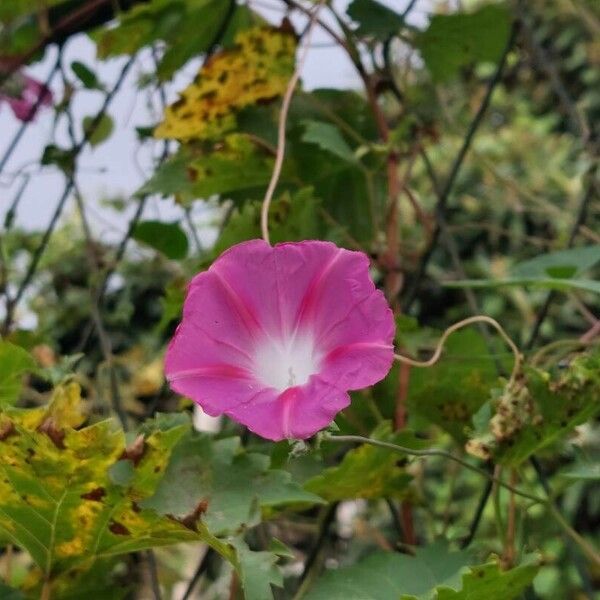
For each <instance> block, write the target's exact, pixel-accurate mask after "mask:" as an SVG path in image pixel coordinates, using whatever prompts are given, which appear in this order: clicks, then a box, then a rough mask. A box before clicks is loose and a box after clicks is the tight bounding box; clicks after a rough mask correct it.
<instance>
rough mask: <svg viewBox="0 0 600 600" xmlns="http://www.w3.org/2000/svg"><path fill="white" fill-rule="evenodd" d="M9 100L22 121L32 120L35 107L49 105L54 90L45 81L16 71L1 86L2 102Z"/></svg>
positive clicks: (0, 98) (0, 96)
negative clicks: (42, 81) (41, 81)
mask: <svg viewBox="0 0 600 600" xmlns="http://www.w3.org/2000/svg"><path fill="white" fill-rule="evenodd" d="M3 100H4V101H5V102H8V104H9V106H10V107H11V109H12V111H13V113H14V114H15V117H17V119H19V120H21V121H31V119H33V117H34V116H35V110H34V109H35V107H36V105H38V106H49V105H50V104H51V103H52V92H51V91H50V90H49V89H48V87H46V86H45V85H44V84H43V83H40V82H39V81H36V80H35V79H32V78H31V77H29V76H28V75H24V74H23V73H15V74H14V75H13V76H11V77H10V78H9V79H8V80H7V81H6V82H4V84H3V85H2V88H0V102H1V101H3Z"/></svg>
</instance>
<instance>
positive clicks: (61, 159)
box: [40, 144, 75, 174]
mask: <svg viewBox="0 0 600 600" xmlns="http://www.w3.org/2000/svg"><path fill="white" fill-rule="evenodd" d="M40 164H42V165H56V166H57V167H58V168H59V169H60V170H61V171H63V172H64V173H67V174H69V173H72V172H73V169H74V167H75V157H74V156H73V151H72V150H70V149H69V150H65V149H64V148H59V147H58V146H56V145H54V144H48V145H47V146H45V147H44V151H43V153H42V158H41V159H40Z"/></svg>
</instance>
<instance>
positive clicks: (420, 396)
mask: <svg viewBox="0 0 600 600" xmlns="http://www.w3.org/2000/svg"><path fill="white" fill-rule="evenodd" d="M497 384H498V374H497V369H496V363H495V361H494V357H493V356H491V355H490V354H489V351H488V349H487V345H486V342H485V340H484V339H483V337H482V336H481V334H479V333H478V332H477V331H476V330H473V329H468V330H464V331H459V332H457V333H454V334H452V335H451V336H450V337H449V338H448V341H447V342H446V346H445V348H444V352H443V354H442V358H441V359H440V360H439V362H438V363H436V364H435V365H433V366H432V367H430V368H428V369H413V370H412V371H411V377H410V387H409V392H408V405H409V410H411V411H413V412H414V413H415V414H418V415H419V416H421V417H422V418H424V419H426V420H427V421H429V422H431V423H434V424H436V425H437V426H438V427H440V428H442V429H443V430H445V431H447V432H448V433H449V434H450V435H451V436H452V437H453V438H455V439H456V440H457V441H458V442H459V443H461V444H462V443H463V442H464V441H465V440H466V434H465V428H466V427H468V426H469V425H470V424H471V419H472V416H473V415H474V414H475V413H476V412H477V411H478V410H479V409H480V408H481V406H482V405H483V404H484V403H485V402H486V400H487V399H488V398H489V396H490V393H491V390H492V389H493V388H494V387H495V386H496V385H497Z"/></svg>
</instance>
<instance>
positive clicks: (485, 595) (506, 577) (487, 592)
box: [403, 556, 539, 600]
mask: <svg viewBox="0 0 600 600" xmlns="http://www.w3.org/2000/svg"><path fill="white" fill-rule="evenodd" d="M538 570H539V560H538V558H537V557H535V556H529V557H526V558H525V560H524V562H523V564H521V565H519V566H518V567H515V568H514V569H510V570H509V571H502V570H500V567H499V565H498V563H496V562H492V563H488V564H485V565H481V566H477V567H469V570H468V572H467V573H465V574H464V575H463V576H462V582H461V583H462V586H461V587H460V588H459V589H451V588H449V587H446V586H445V585H443V586H440V587H438V588H437V595H436V600H491V599H493V598H502V600H513V599H514V598H520V597H521V594H523V592H525V590H526V589H527V588H528V587H529V586H530V585H531V583H532V582H533V580H534V578H535V576H536V574H537V572H538ZM403 600H404V599H403ZM406 600H408V598H407V599H406Z"/></svg>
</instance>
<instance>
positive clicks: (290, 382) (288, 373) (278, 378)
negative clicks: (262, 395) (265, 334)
mask: <svg viewBox="0 0 600 600" xmlns="http://www.w3.org/2000/svg"><path fill="white" fill-rule="evenodd" d="M320 363H321V356H320V353H319V352H318V351H317V350H316V349H315V347H314V343H313V340H312V336H308V335H304V336H298V337H293V338H291V339H289V340H281V341H274V340H272V339H268V340H265V341H264V342H263V343H262V344H260V345H259V346H258V348H257V350H256V354H255V356H254V372H255V373H256V376H257V378H258V379H259V380H260V381H262V382H263V383H264V384H265V385H268V386H269V387H272V388H275V389H276V390H278V391H284V390H286V389H287V388H290V387H294V386H296V385H304V384H305V383H307V382H308V380H309V379H310V376H311V375H314V374H316V373H318V371H319V366H320Z"/></svg>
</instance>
